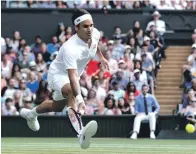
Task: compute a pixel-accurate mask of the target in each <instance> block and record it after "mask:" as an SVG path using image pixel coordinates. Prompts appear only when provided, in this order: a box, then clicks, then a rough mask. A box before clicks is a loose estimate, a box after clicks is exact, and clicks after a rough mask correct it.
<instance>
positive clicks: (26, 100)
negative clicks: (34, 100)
mask: <svg viewBox="0 0 196 154" xmlns="http://www.w3.org/2000/svg"><path fill="white" fill-rule="evenodd" d="M23 101H25V102H30V101H31V97H30V96H27V97H24V98H23Z"/></svg>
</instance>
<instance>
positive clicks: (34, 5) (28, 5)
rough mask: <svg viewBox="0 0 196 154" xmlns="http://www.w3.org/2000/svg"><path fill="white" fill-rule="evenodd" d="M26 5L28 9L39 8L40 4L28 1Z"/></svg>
mask: <svg viewBox="0 0 196 154" xmlns="http://www.w3.org/2000/svg"><path fill="white" fill-rule="evenodd" d="M26 3H27V7H28V8H38V3H37V1H34V0H28V1H27V2H26Z"/></svg>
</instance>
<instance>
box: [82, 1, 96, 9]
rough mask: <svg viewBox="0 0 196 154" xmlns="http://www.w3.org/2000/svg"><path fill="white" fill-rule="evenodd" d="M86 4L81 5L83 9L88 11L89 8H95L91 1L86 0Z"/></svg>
mask: <svg viewBox="0 0 196 154" xmlns="http://www.w3.org/2000/svg"><path fill="white" fill-rule="evenodd" d="M85 2H86V3H83V4H82V5H81V8H84V9H87V8H94V7H95V6H94V5H93V4H92V3H91V1H90V0H86V1H85Z"/></svg>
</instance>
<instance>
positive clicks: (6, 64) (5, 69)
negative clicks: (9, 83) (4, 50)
mask: <svg viewBox="0 0 196 154" xmlns="http://www.w3.org/2000/svg"><path fill="white" fill-rule="evenodd" d="M12 66H13V63H12V62H11V61H9V60H8V55H7V54H4V55H2V62H1V75H2V76H3V77H4V78H7V79H9V78H10V77H11V73H12V72H11V70H12Z"/></svg>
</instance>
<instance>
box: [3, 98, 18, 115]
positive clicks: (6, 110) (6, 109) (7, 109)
mask: <svg viewBox="0 0 196 154" xmlns="http://www.w3.org/2000/svg"><path fill="white" fill-rule="evenodd" d="M1 115H5V116H11V115H19V113H18V112H17V110H16V107H15V106H14V105H13V101H12V99H11V98H7V99H6V100H5V105H3V106H2V108H1Z"/></svg>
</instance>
